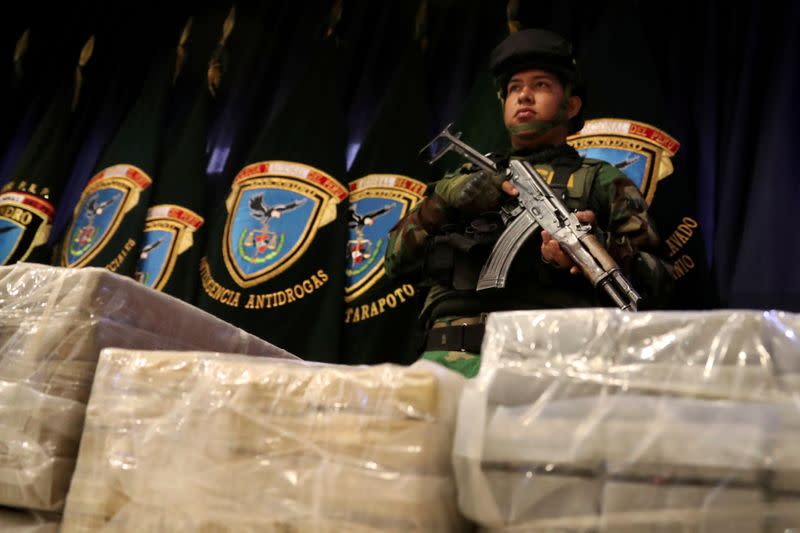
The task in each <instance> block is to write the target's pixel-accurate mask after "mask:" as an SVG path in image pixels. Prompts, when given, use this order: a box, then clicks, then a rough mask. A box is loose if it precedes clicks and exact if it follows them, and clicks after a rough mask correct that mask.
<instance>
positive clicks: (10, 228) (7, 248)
mask: <svg viewBox="0 0 800 533" xmlns="http://www.w3.org/2000/svg"><path fill="white" fill-rule="evenodd" d="M24 232H25V226H23V225H22V224H20V223H18V222H14V221H13V220H8V219H5V218H1V217H0V265H5V264H7V261H8V259H9V258H10V257H11V256H12V255H14V252H15V251H16V250H17V246H19V241H20V240H21V239H22V234H23V233H24Z"/></svg>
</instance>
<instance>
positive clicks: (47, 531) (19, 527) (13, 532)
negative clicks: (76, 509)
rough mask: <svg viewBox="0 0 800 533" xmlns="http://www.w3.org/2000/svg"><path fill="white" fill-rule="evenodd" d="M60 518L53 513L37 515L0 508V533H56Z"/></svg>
mask: <svg viewBox="0 0 800 533" xmlns="http://www.w3.org/2000/svg"><path fill="white" fill-rule="evenodd" d="M60 523H61V517H60V516H59V515H58V514H55V513H37V512H32V511H20V510H18V509H8V508H5V507H0V531H2V532H3V533H58V525H59V524H60Z"/></svg>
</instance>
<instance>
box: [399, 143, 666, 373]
mask: <svg viewBox="0 0 800 533" xmlns="http://www.w3.org/2000/svg"><path fill="white" fill-rule="evenodd" d="M548 151H549V152H550V153H548ZM553 152H555V153H553ZM565 154H566V155H567V156H568V157H574V158H575V160H576V166H577V165H580V169H579V170H576V171H575V172H573V173H572V175H571V176H570V178H569V180H568V181H567V184H566V185H567V186H566V190H565V195H564V202H565V204H566V205H567V207H568V208H570V209H575V210H584V209H589V210H592V211H594V213H595V215H596V216H597V220H596V223H595V224H594V225H593V226H594V227H595V228H596V231H597V234H598V238H599V239H600V240H601V242H604V243H605V245H606V248H607V249H608V251H609V252H610V253H611V255H612V256H613V257H614V258H615V259H616V260H617V262H618V263H619V265H620V267H621V268H622V270H623V272H624V273H625V275H626V276H627V277H628V279H629V280H630V281H631V283H632V284H633V286H634V287H635V288H636V289H637V291H638V292H639V293H640V294H641V295H642V297H643V300H642V302H641V305H640V308H642V307H650V308H653V307H661V306H663V305H664V303H665V299H666V298H667V296H668V294H669V292H670V291H671V288H672V285H673V282H674V278H673V275H672V267H671V266H670V265H669V264H667V263H666V262H664V261H663V260H661V259H660V258H659V252H658V249H659V247H660V239H659V237H658V235H657V233H656V230H655V228H654V226H653V221H652V219H651V218H650V216H649V215H648V213H647V203H646V202H645V200H644V198H643V197H642V194H641V192H640V191H639V189H638V187H636V185H635V184H634V183H633V182H631V181H630V179H629V178H628V177H627V176H625V175H624V174H623V173H622V172H621V171H620V170H618V169H617V168H615V167H614V166H613V165H610V164H608V163H605V162H601V161H594V160H580V156H579V155H578V154H577V152H575V151H574V150H573V149H572V148H571V147H569V146H568V145H566V144H565V145H562V146H560V147H547V148H546V149H543V150H538V151H536V152H533V153H527V154H522V153H518V154H512V155H511V157H519V158H523V159H527V160H529V161H531V162H532V163H533V164H534V166H535V167H536V169H537V170H538V171H539V172H540V173H541V174H542V175H543V176H546V177H547V176H550V177H551V178H552V170H553V167H552V166H551V164H550V163H552V160H553V157H552V156H554V155H557V156H558V157H561V158H563V157H564V155H565ZM474 170H475V169H474V168H473V167H472V166H471V165H469V164H467V165H464V166H463V167H461V168H460V169H459V170H457V171H456V172H453V173H450V174H448V175H446V176H445V177H444V178H443V179H445V180H449V179H453V177H455V176H456V175H459V174H464V173H471V172H473V171H474ZM433 187H434V185H432V186H431V188H430V189H429V191H432V190H433ZM474 218H475V217H473V218H472V219H469V218H464V217H462V216H460V215H459V214H458V213H457V212H454V211H453V210H451V209H450V208H449V207H447V206H446V205H444V203H443V202H442V201H441V199H439V198H438V197H437V196H435V195H432V194H431V195H429V196H427V197H426V198H425V199H424V200H423V202H421V203H420V204H419V205H418V206H417V207H416V208H415V209H414V210H412V211H411V212H410V213H409V214H408V215H407V216H406V217H405V218H403V219H402V220H401V221H400V222H398V224H397V225H396V226H395V227H394V228H393V229H392V231H391V232H390V234H389V244H388V248H387V252H386V258H385V269H386V273H387V275H388V276H390V277H394V278H399V277H401V278H406V279H409V280H411V281H414V282H416V283H422V284H427V285H431V289H430V291H429V293H428V297H427V300H426V302H425V306H424V309H423V312H422V315H421V318H422V319H423V320H424V321H425V325H426V327H431V326H432V325H433V324H434V323H436V322H437V321H448V322H449V321H451V320H453V319H457V318H459V317H474V316H476V315H479V314H481V313H488V312H492V311H501V310H514V309H549V308H568V307H593V306H611V305H613V304H612V303H611V302H610V300H607V299H606V296H605V295H604V294H601V292H599V291H597V290H596V289H595V288H594V287H592V286H591V284H590V283H589V282H588V281H587V280H586V279H585V278H584V277H583V276H581V275H574V274H569V271H568V269H562V268H558V267H556V266H554V265H551V264H547V263H545V262H544V261H543V259H542V256H541V250H540V248H541V244H542V240H541V235H540V232H537V233H536V234H534V236H533V237H532V238H531V239H529V241H528V242H527V243H526V244H525V246H524V247H523V249H522V250H520V252H519V253H518V254H517V256H516V258H515V260H514V263H513V264H512V267H511V271H510V272H509V278H508V283H507V286H506V288H505V289H500V290H491V291H484V292H481V293H478V292H476V291H475V290H474V289H473V290H470V289H466V290H463V288H462V290H457V289H455V288H454V287H453V283H448V280H442V279H435V278H436V276H433V277H432V276H431V273H430V268H431V265H430V264H429V262H430V261H429V259H430V251H431V245H432V243H433V242H434V241H435V239H436V236H437V235H442V234H443V233H444V232H446V231H447V230H455V231H456V232H458V231H462V230H463V228H465V227H469V226H470V224H471V223H472V222H473V220H474ZM495 240H496V239H495ZM490 247H491V244H490V245H489V246H488V247H486V249H485V251H484V253H482V254H477V255H475V254H471V255H464V254H461V255H458V254H457V255H456V261H462V262H463V261H468V262H473V263H475V267H476V268H477V269H478V270H479V269H480V266H481V265H482V264H483V262H484V261H485V259H486V257H487V256H488V251H489V250H490ZM423 357H424V358H427V359H432V360H436V361H438V362H440V363H442V364H444V365H445V366H448V367H450V368H453V369H455V370H457V371H459V372H461V373H463V374H465V375H467V377H472V376H474V375H475V374H476V373H477V371H478V368H479V365H480V360H479V358H478V357H477V355H476V354H473V353H466V352H446V351H435V352H432V351H428V352H425V353H423Z"/></svg>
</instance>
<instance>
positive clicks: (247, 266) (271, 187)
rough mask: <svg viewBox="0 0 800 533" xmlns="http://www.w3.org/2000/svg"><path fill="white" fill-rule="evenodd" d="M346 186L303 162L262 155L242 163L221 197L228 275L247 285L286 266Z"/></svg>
mask: <svg viewBox="0 0 800 533" xmlns="http://www.w3.org/2000/svg"><path fill="white" fill-rule="evenodd" d="M346 197H347V190H346V189H345V188H344V186H342V185H341V184H340V183H339V182H338V181H336V180H335V179H334V178H332V177H331V176H329V175H327V174H325V173H324V172H322V171H320V170H317V169H315V168H313V167H310V166H308V165H303V164H300V163H292V162H286V161H265V162H262V163H254V164H252V165H248V166H247V167H245V168H244V169H243V170H242V171H241V172H239V174H238V175H237V176H236V178H235V179H234V182H233V185H232V186H231V192H230V195H229V196H228V199H227V201H226V207H227V210H228V217H227V220H226V223H225V231H224V234H223V239H222V253H223V258H224V260H225V265H226V267H227V269H228V272H229V273H230V275H231V277H232V278H233V279H234V281H236V283H237V284H239V285H240V286H241V287H252V286H254V285H258V284H260V283H263V282H264V281H267V280H269V279H271V278H273V277H275V276H277V275H278V274H280V273H281V272H283V271H284V270H286V269H287V268H289V267H290V266H291V265H292V264H293V263H294V262H295V261H297V259H299V258H300V257H301V256H302V255H303V253H304V252H305V251H306V249H308V247H309V245H310V244H311V242H312V241H313V240H314V236H315V235H316V232H317V229H318V228H320V227H322V226H324V225H326V224H329V223H330V222H332V221H333V220H334V219H335V218H336V204H338V203H339V202H340V201H342V200H343V199H344V198H346Z"/></svg>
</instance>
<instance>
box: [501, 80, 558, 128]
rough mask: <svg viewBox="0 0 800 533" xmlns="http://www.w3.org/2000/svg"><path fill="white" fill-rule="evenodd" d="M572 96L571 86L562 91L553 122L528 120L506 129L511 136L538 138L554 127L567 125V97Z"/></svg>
mask: <svg viewBox="0 0 800 533" xmlns="http://www.w3.org/2000/svg"><path fill="white" fill-rule="evenodd" d="M571 95H572V86H571V85H568V86H567V87H566V88H565V89H564V97H563V98H562V99H561V105H560V106H559V108H558V113H556V116H555V118H554V119H553V120H529V121H527V122H523V123H522V124H514V125H513V126H510V127H509V128H508V131H509V133H511V135H535V136H536V137H539V136H541V135H544V134H545V133H547V132H548V131H550V130H552V129H553V128H555V127H556V126H561V125H562V124H564V125H566V124H569V117H568V116H567V105H568V104H569V97H570V96H571Z"/></svg>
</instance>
